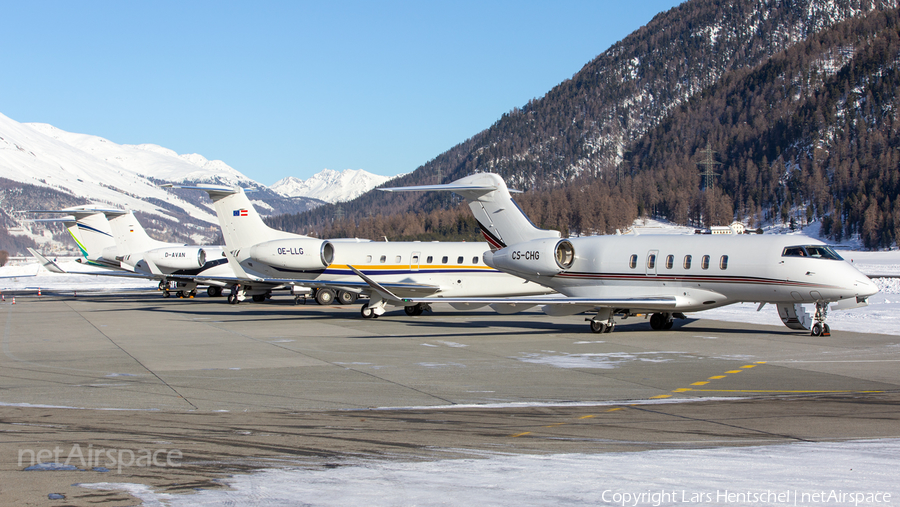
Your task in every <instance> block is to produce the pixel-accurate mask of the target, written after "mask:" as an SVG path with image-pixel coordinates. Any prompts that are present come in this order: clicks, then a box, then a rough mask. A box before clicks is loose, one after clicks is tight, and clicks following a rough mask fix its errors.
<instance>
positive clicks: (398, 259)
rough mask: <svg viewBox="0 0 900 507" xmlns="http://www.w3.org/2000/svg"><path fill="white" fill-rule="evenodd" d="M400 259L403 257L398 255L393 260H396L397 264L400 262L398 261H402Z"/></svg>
mask: <svg viewBox="0 0 900 507" xmlns="http://www.w3.org/2000/svg"><path fill="white" fill-rule="evenodd" d="M402 260H403V258H402V257H400V256H399V255H398V256H397V260H395V261H394V262H396V263H397V264H400V261H402Z"/></svg>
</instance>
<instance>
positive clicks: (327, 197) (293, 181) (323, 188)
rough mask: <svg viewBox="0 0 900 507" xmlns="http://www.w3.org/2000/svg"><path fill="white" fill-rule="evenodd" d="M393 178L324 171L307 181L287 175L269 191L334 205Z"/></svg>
mask: <svg viewBox="0 0 900 507" xmlns="http://www.w3.org/2000/svg"><path fill="white" fill-rule="evenodd" d="M395 177H396V176H380V175H377V174H372V173H370V172H368V171H364V170H362V169H345V170H343V171H341V172H338V171H335V170H332V169H324V170H322V172H320V173H318V174H315V175H313V176H311V177H310V178H309V179H306V180H302V179H300V178H295V177H293V176H288V177H287V178H283V179H281V180H278V181H277V182H276V183H275V184H274V185H272V186H271V187H270V188H271V189H272V190H274V191H276V192H278V193H280V194H281V195H283V196H285V197H312V198H315V199H320V200H323V201H325V202H330V203H337V202H345V201H349V200H352V199H355V198H357V197H359V196H360V195H362V194H364V193H366V192H368V191H369V190H372V189H373V188H375V187H377V186H378V185H381V184H382V183H384V182H386V181H388V180H390V179H393V178H395Z"/></svg>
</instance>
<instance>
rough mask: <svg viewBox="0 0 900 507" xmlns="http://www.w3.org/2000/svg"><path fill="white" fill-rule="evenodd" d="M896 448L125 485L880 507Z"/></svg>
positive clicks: (349, 467) (451, 465)
mask: <svg viewBox="0 0 900 507" xmlns="http://www.w3.org/2000/svg"><path fill="white" fill-rule="evenodd" d="M898 453H900V440H872V441H856V442H825V443H796V444H785V445H770V446H757V447H725V448H715V449H698V450H666V451H644V452H635V453H627V452H617V453H604V454H556V455H537V456H535V455H499V454H497V455H493V456H485V457H486V458H487V459H477V458H476V459H454V460H442V461H429V462H414V463H395V462H376V461H371V462H359V463H351V464H346V466H338V467H335V468H328V469H324V470H323V469H302V468H298V469H279V470H264V471H261V472H258V473H255V474H249V475H240V476H235V477H232V478H229V479H227V480H225V481H223V482H224V483H226V484H227V485H228V486H230V487H231V489H229V490H224V489H223V490H200V491H197V492H195V493H193V494H189V495H179V494H171V493H156V492H153V491H152V490H150V489H149V488H148V487H147V486H143V485H139V484H121V483H112V482H106V483H97V484H82V486H83V487H87V488H91V489H99V490H106V489H125V490H127V491H129V492H130V493H131V494H132V495H134V496H135V497H137V498H139V499H140V500H141V501H142V502H143V503H144V505H147V506H157V505H168V506H172V507H175V506H181V505H191V506H210V505H260V506H276V505H278V506H280V505H314V506H332V505H334V506H347V505H351V506H352V505H366V506H382V505H383V506H396V505H423V506H430V505H435V506H437V505H485V506H487V505H520V506H543V505H546V506H555V505H574V506H578V505H619V506H623V507H624V506H631V507H638V506H653V507H658V506H668V505H729V506H730V505H735V506H738V505H756V506H758V505H817V504H824V505H888V504H895V503H896V502H898V501H900V484H898V482H897V478H896V465H897V455H898Z"/></svg>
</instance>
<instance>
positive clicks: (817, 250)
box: [781, 245, 844, 261]
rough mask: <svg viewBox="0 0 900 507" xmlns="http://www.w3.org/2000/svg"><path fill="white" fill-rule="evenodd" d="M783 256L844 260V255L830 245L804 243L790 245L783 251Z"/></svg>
mask: <svg viewBox="0 0 900 507" xmlns="http://www.w3.org/2000/svg"><path fill="white" fill-rule="evenodd" d="M781 256H782V257H812V258H814V259H829V260H834V261H842V260H844V258H843V257H841V256H840V255H838V253H837V252H835V251H834V249H833V248H831V247H830V246H825V245H804V246H789V247H785V249H784V250H783V251H782V252H781Z"/></svg>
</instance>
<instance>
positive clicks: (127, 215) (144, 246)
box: [106, 210, 172, 256]
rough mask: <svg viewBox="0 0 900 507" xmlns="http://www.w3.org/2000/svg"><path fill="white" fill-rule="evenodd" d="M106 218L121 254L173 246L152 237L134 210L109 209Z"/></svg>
mask: <svg viewBox="0 0 900 507" xmlns="http://www.w3.org/2000/svg"><path fill="white" fill-rule="evenodd" d="M106 218H107V220H108V221H109V226H110V227H111V228H112V231H113V234H114V235H115V237H116V244H117V245H118V247H119V255H120V256H122V255H128V254H133V253H138V252H146V251H148V250H153V249H155V248H164V247H167V246H172V243H166V242H165V241H159V240H156V239H153V238H151V237H150V235H148V234H147V231H146V230H144V227H143V226H142V225H141V224H140V222H138V220H137V217H136V216H134V212H133V211H121V210H120V211H108V212H106Z"/></svg>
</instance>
